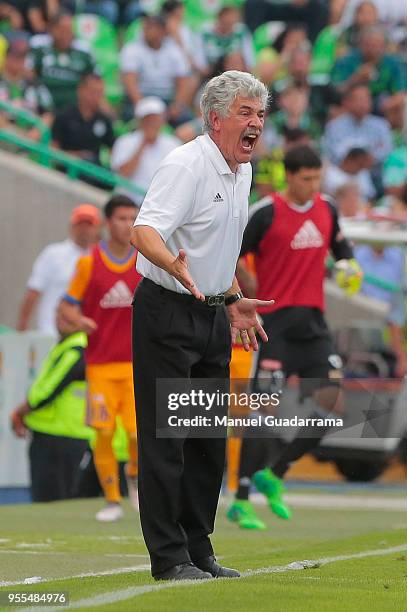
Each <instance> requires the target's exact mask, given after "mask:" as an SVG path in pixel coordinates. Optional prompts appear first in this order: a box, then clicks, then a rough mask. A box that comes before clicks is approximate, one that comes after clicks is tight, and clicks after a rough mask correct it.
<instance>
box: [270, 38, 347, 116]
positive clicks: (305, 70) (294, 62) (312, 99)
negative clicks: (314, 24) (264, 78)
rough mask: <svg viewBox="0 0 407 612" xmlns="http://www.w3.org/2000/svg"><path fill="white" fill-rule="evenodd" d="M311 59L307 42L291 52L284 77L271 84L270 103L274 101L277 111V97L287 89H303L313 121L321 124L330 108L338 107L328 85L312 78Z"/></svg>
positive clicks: (335, 95)
mask: <svg viewBox="0 0 407 612" xmlns="http://www.w3.org/2000/svg"><path fill="white" fill-rule="evenodd" d="M311 59H312V57H311V49H310V48H309V46H308V43H307V41H306V43H305V44H304V45H301V46H300V47H298V48H296V49H294V50H293V52H292V53H291V55H290V59H289V62H288V65H287V74H286V76H285V77H284V78H281V79H277V80H276V81H275V82H274V83H273V88H272V103H273V100H274V109H276V110H277V108H278V100H279V95H280V94H281V92H282V91H283V90H284V89H286V88H287V87H290V86H295V87H297V88H300V89H304V90H306V91H307V95H308V98H309V108H310V109H312V110H311V112H312V117H313V119H315V120H317V121H318V122H319V123H323V122H325V120H326V117H327V115H328V113H329V111H330V108H331V106H337V105H338V103H339V100H338V93H337V92H336V90H335V89H334V88H333V87H332V86H331V85H330V84H329V83H325V84H324V83H320V81H319V79H318V75H316V76H314V75H313V74H312V73H311ZM276 102H277V105H276ZM276 107H277V108H276ZM314 125H315V124H314Z"/></svg>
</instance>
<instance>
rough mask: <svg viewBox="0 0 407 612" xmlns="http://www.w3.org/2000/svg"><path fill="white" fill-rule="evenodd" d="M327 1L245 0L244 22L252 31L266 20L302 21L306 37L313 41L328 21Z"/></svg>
mask: <svg viewBox="0 0 407 612" xmlns="http://www.w3.org/2000/svg"><path fill="white" fill-rule="evenodd" d="M328 14H329V2H327V1H326V0H247V1H246V2H245V22H246V23H247V25H248V26H249V28H250V30H251V31H252V32H254V30H255V29H256V28H258V26H260V25H261V24H263V23H267V22H268V21H284V22H286V21H288V22H291V21H295V22H297V23H298V22H302V23H304V24H305V25H306V27H307V30H308V37H309V38H310V40H312V41H314V40H315V38H316V37H317V35H318V34H319V32H320V31H321V30H322V28H323V27H324V26H325V25H326V24H327V22H328Z"/></svg>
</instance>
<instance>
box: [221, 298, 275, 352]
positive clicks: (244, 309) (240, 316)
mask: <svg viewBox="0 0 407 612" xmlns="http://www.w3.org/2000/svg"><path fill="white" fill-rule="evenodd" d="M272 304H274V300H251V299H249V298H242V299H241V300H238V301H237V302H234V304H231V305H230V306H227V308H226V309H227V312H228V316H229V321H230V331H231V334H232V342H236V338H237V334H239V335H240V338H241V340H242V344H243V348H244V350H245V351H250V347H251V348H252V349H253V350H254V351H258V350H259V345H258V342H257V338H256V332H257V333H258V334H259V336H260V338H261V339H262V340H263V342H267V341H268V337H267V334H266V332H265V331H264V329H263V328H262V326H261V325H260V322H259V320H258V318H257V314H256V309H257V308H259V306H271V305H272Z"/></svg>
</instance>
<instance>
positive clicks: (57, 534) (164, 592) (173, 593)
mask: <svg viewBox="0 0 407 612" xmlns="http://www.w3.org/2000/svg"><path fill="white" fill-rule="evenodd" d="M295 493H296V494H297V493H298V491H297V490H296V491H295ZM316 494H317V492H316V493H311V494H310V493H309V491H307V496H308V497H310V496H312V495H316ZM380 496H381V497H383V499H386V498H387V499H388V500H389V499H390V497H391V499H394V500H397V499H402V500H404V503H405V499H404V497H403V496H399V497H398V498H397V496H395V495H393V494H389V493H387V494H385V493H380ZM331 497H332V500H333V503H332V504H331V505H332V506H333V507H328V508H319V507H317V506H318V503H316V504H315V505H314V507H309V508H305V507H302V508H301V507H298V508H294V517H293V519H292V520H291V521H289V522H284V521H281V520H278V519H277V518H275V517H273V516H272V515H271V514H270V512H269V511H268V509H267V508H266V507H264V506H261V507H259V514H260V516H261V517H262V518H263V519H264V520H265V521H266V522H267V524H268V525H269V530H268V531H266V532H257V533H247V532H243V531H241V530H239V529H238V528H237V527H236V526H235V525H232V524H230V523H228V522H227V521H226V519H225V517H224V515H225V507H224V506H223V507H221V508H220V510H219V514H218V521H217V529H216V533H215V535H214V538H213V541H214V544H215V546H216V550H217V554H218V556H219V557H220V558H221V559H222V562H223V563H224V564H225V565H229V566H231V567H236V568H238V569H239V570H242V571H243V573H244V575H243V577H242V578H241V579H240V580H229V581H227V580H218V581H215V580H213V581H203V582H198V583H193V584H191V583H183V584H179V583H178V584H177V583H168V582H167V583H156V582H154V581H153V579H152V578H151V577H150V574H149V571H148V557H147V554H146V549H145V547H144V543H143V540H142V536H141V532H140V525H139V520H138V516H137V514H135V513H134V512H133V511H131V510H130V507H129V506H126V518H125V519H124V520H123V521H121V522H119V523H116V524H108V525H101V524H99V523H97V522H96V521H95V520H94V518H93V517H94V513H95V511H96V510H97V509H98V508H99V507H100V505H101V501H100V500H85V501H72V502H63V503H62V502H61V503H53V504H47V505H46V504H37V505H34V506H31V505H30V506H29V505H19V506H0V584H1V585H2V586H1V588H0V592H1V591H4V590H13V591H21V590H24V591H36V592H38V591H47V592H51V591H52V592H58V591H65V592H69V596H70V608H71V607H72V608H73V607H75V608H76V609H80V610H82V609H89V608H97V609H98V610H99V609H100V610H111V611H114V612H116V611H122V610H123V611H127V610H129V611H130V610H132V611H134V610H137V611H143V612H144V611H145V612H150V611H151V612H168V611H170V610H174V611H176V612H191V610H193V611H194V612H200V611H205V612H206V611H208V610H211V611H214V612H217V611H222V612H223V611H225V612H228V611H229V610H230V611H231V610H247V611H251V610H254V611H256V612H259V611H263V610H267V611H268V610H273V611H276V612H280V611H281V612H291V611H295V612H297V611H298V612H299V611H301V612H304V611H316V612H320V611H321V612H325V611H331V610H332V611H338V612H339V611H340V612H348V611H349V612H365V611H366V612H368V611H369V612H372V611H378V612H379V611H380V612H383V611H386V610H407V512H406V510H405V508H404V507H403V506H401V507H400V509H398V510H396V509H395V508H396V506H397V505H395V506H394V508H393V509H391V510H390V509H389V510H386V509H383V508H382V509H379V508H378V509H369V505H370V504H369V497H368V496H363V495H360V496H359V495H357V496H356V495H349V499H350V498H352V499H353V500H355V498H357V499H359V501H360V504H359V506H358V509H346V508H341V509H338V508H336V507H335V494H332V495H331ZM341 497H343V495H342V496H341ZM377 497H378V495H377V494H375V498H376V499H377ZM315 499H316V500H317V497H315ZM390 505H392V504H391V502H390ZM151 511H152V512H153V511H154V509H153V508H152V509H151ZM304 560H308V561H310V562H309V563H307V564H301V563H298V562H300V561H304ZM294 562H297V563H295V564H294V565H290V564H293V563H294ZM33 577H36V578H37V580H39V578H41V582H38V583H37V584H23V583H24V580H25V579H27V578H31V579H32V578H33ZM1 609H11V608H4V607H3V608H1ZM19 609H20V610H21V609H22V608H21V607H20V608H19ZM24 609H28V608H24ZM33 609H36V610H38V609H43V608H33ZM44 609H48V610H49V609H53V608H44ZM58 609H61V608H58ZM62 609H63V608H62Z"/></svg>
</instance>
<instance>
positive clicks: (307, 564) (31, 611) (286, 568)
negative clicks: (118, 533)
mask: <svg viewBox="0 0 407 612" xmlns="http://www.w3.org/2000/svg"><path fill="white" fill-rule="evenodd" d="M406 550H407V544H401V545H399V546H393V547H391V548H381V549H380V548H379V549H378V550H366V551H361V552H358V553H353V554H350V555H337V556H336V557H322V558H321V559H313V560H312V559H311V560H308V559H306V560H304V561H293V562H292V563H288V564H287V565H275V566H270V567H260V568H258V569H254V570H250V569H249V570H246V571H244V572H242V573H241V575H242V578H250V577H251V576H257V575H260V574H277V573H282V572H290V571H297V570H306V569H312V568H318V567H321V566H322V565H327V564H328V563H336V562H338V561H348V560H350V559H363V558H365V557H382V556H385V555H391V554H393V553H399V552H404V551H406ZM111 573H114V572H111ZM120 573H122V572H120ZM211 583H212V581H211V580H209V581H206V580H196V581H191V580H180V581H170V582H162V583H160V584H146V585H142V586H139V587H128V588H127V589H119V590H117V591H113V592H111V593H103V594H101V595H96V596H95V597H87V598H86V599H79V600H77V601H73V602H71V603H70V604H69V608H94V607H97V606H102V605H107V604H112V603H117V602H119V601H125V600H126V599H131V598H132V597H137V596H138V595H144V594H145V593H151V592H153V591H161V590H162V589H171V588H174V587H186V586H189V587H195V586H202V585H204V584H211ZM60 610H61V608H60V606H55V607H49V606H47V607H37V606H36V607H35V608H22V612H60Z"/></svg>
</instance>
